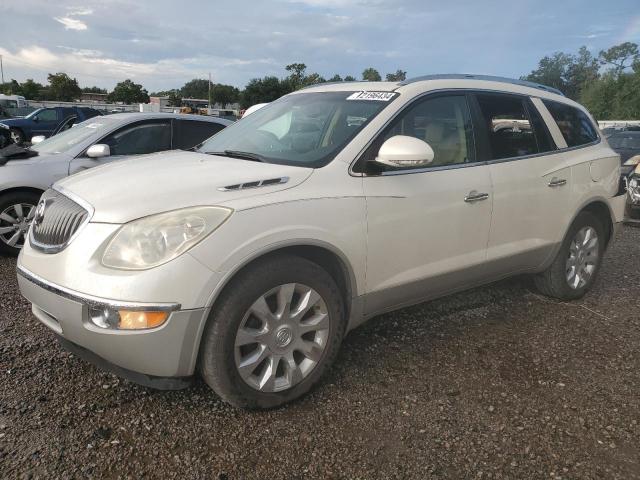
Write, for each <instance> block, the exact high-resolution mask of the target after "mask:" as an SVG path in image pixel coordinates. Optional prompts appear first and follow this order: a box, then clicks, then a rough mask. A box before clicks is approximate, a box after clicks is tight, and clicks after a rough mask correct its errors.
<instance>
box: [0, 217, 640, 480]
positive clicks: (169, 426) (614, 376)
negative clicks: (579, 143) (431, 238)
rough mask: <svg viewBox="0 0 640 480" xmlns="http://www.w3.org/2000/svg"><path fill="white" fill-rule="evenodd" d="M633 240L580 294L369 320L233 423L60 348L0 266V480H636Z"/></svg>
mask: <svg viewBox="0 0 640 480" xmlns="http://www.w3.org/2000/svg"><path fill="white" fill-rule="evenodd" d="M639 267H640V229H632V228H629V227H626V228H625V229H623V231H622V232H620V233H619V235H618V238H617V241H616V243H615V245H614V247H613V248H612V249H611V250H610V251H609V252H608V254H607V258H606V260H605V265H604V267H603V269H602V271H601V276H600V277H599V280H598V282H597V284H596V286H595V288H594V290H593V291H592V292H591V293H590V294H588V295H587V296H586V297H585V298H584V299H583V300H581V301H578V302H574V303H557V302H555V301H552V300H549V299H547V298H544V297H541V296H540V295H538V294H537V293H535V291H534V290H533V289H532V286H531V284H530V281H529V280H527V279H525V278H522V279H515V280H513V279H512V280H509V281H505V282H501V283H498V284H495V285H492V286H490V287H486V288H480V289H476V290H473V291H470V292H466V293H462V294H459V295H455V296H451V297H447V298H445V299H441V300H438V301H434V302H430V303H426V304H423V305H419V306H416V307H412V308H407V309H404V310H401V311H398V312H394V313H391V314H387V315H383V316H380V317H377V318H375V319H373V320H372V321H370V322H369V323H367V324H365V325H364V326H363V327H361V328H359V329H357V330H356V331H354V332H351V334H350V335H349V336H348V338H347V339H346V340H345V342H344V344H343V348H342V353H341V355H340V356H339V357H338V360H337V364H336V366H335V368H334V369H333V370H332V371H331V372H330V373H329V375H328V376H327V377H326V379H325V380H324V382H322V383H321V384H320V385H319V387H318V388H316V389H315V390H314V391H313V392H312V393H311V394H310V395H308V396H307V397H305V398H304V399H302V400H301V401H298V402H296V403H294V404H293V405H290V406H288V407H285V408H281V409H279V410H275V411H269V412H245V411H239V410H236V409H234V408H232V407H229V406H227V405H225V404H223V403H222V402H221V401H220V400H218V399H217V398H216V397H215V395H213V394H212V393H211V392H210V391H208V390H207V388H206V387H205V386H204V385H203V384H201V383H199V384H197V385H196V386H195V387H193V388H191V389H189V390H184V391H180V392H158V391H153V390H150V389H145V388H143V387H139V386H136V385H134V384H131V383H128V382H126V381H123V380H119V379H118V378H116V377H114V376H112V375H110V374H106V373H103V372H101V371H99V370H98V369H96V368H94V367H92V366H91V365H88V364H86V363H84V362H83V361H81V360H79V359H77V358H75V357H73V356H72V355H70V354H69V353H66V352H65V351H64V350H62V349H61V348H60V347H59V346H58V344H57V343H56V342H55V341H54V339H53V335H52V334H51V333H50V332H49V331H48V330H47V329H46V328H45V327H44V326H43V325H41V324H39V323H38V322H37V321H36V320H35V318H34V317H33V316H32V315H31V313H30V310H29V306H28V305H27V303H26V302H25V301H24V300H23V299H22V298H21V297H20V295H19V294H18V293H17V290H16V281H15V273H14V268H15V261H14V260H13V259H6V258H0V278H2V284H1V285H0V477H2V478H82V477H91V478H141V477H144V478H156V477H160V478H213V479H236V478H247V479H249V478H261V479H272V478H273V479H278V478H283V479H296V478H305V479H306V478H520V479H522V478H527V479H531V478H545V479H549V478H581V479H589V478H621V479H623V478H624V479H629V478H640V425H638V422H639V421H640V354H639V352H638V348H639V347H640V308H639V307H640V300H639V299H640V273H639Z"/></svg>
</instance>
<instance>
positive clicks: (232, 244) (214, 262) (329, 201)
mask: <svg viewBox="0 0 640 480" xmlns="http://www.w3.org/2000/svg"><path fill="white" fill-rule="evenodd" d="M283 220H285V221H283ZM291 246H318V247H321V248H324V249H326V250H328V251H330V252H332V253H334V254H335V255H337V256H338V257H339V258H340V259H341V260H342V262H343V263H344V264H345V266H346V267H347V269H348V270H349V271H350V272H349V273H350V276H351V281H352V287H353V289H352V290H353V291H352V295H353V296H358V295H362V294H363V293H364V291H365V281H364V279H365V262H366V224H365V200H364V198H363V197H350V198H322V199H314V200H295V201H290V202H286V203H279V204H274V205H265V206H261V207H256V208H251V209H247V210H243V211H238V212H234V213H233V214H232V216H231V217H230V218H229V220H227V222H226V223H225V224H224V225H222V227H220V228H219V229H218V230H216V231H215V232H214V233H213V234H212V235H210V236H209V237H208V238H207V239H206V240H205V241H203V242H202V243H200V244H199V245H197V246H196V247H194V248H193V249H192V250H190V251H189V254H190V255H192V256H193V257H195V258H196V259H197V260H198V261H199V262H201V263H203V264H204V265H206V266H207V267H208V268H209V269H211V270H213V271H214V272H217V273H220V274H222V275H223V281H222V282H220V284H219V285H218V287H217V288H216V289H215V291H214V292H212V293H211V296H210V299H209V302H208V303H207V306H210V305H211V304H213V302H214V301H215V298H216V297H217V295H218V293H219V292H220V290H221V289H222V288H223V286H224V285H225V284H226V283H227V282H228V280H230V279H231V278H232V277H233V276H234V275H235V273H236V272H238V271H239V270H240V269H241V268H242V267H243V266H245V265H247V264H248V263H249V262H251V261H253V260H255V259H257V258H259V257H261V256H263V255H266V254H268V253H270V252H273V251H274V250H278V249H280V248H285V247H291Z"/></svg>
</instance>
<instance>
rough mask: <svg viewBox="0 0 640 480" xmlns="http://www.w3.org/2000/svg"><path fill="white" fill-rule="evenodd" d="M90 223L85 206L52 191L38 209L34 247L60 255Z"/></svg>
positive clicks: (48, 192) (33, 227)
mask: <svg viewBox="0 0 640 480" xmlns="http://www.w3.org/2000/svg"><path fill="white" fill-rule="evenodd" d="M88 220H89V212H88V211H87V210H86V209H85V208H84V207H82V206H81V205H79V204H77V203H76V202H74V201H73V200H71V199H70V198H69V197H66V196H65V195H63V194H61V193H60V192H58V191H56V190H52V189H49V190H47V191H46V192H44V194H43V195H42V197H41V198H40V202H39V203H38V206H37V207H36V213H35V216H34V218H33V222H32V223H31V238H30V240H31V246H32V247H34V248H35V249H37V250H40V251H43V252H45V253H56V252H59V251H61V250H63V249H64V248H65V247H66V246H67V245H68V244H69V242H70V241H71V240H72V239H73V236H74V235H75V234H76V232H77V231H78V229H79V228H80V227H81V226H82V225H84V224H85V223H86V222H87V221H88Z"/></svg>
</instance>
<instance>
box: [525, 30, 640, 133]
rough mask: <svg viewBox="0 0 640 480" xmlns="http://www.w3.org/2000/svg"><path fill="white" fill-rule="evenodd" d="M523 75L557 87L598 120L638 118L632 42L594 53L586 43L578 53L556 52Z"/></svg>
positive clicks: (639, 73)
mask: <svg viewBox="0 0 640 480" xmlns="http://www.w3.org/2000/svg"><path fill="white" fill-rule="evenodd" d="M522 79H523V80H529V81H532V82H537V83H542V84H544V85H548V86H550V87H555V88H557V89H558V90H560V91H561V92H563V93H564V94H565V95H566V96H567V97H569V98H571V99H573V100H576V101H577V102H579V103H581V104H583V105H584V106H585V107H587V109H588V110H589V111H590V112H591V113H592V114H593V116H594V117H595V118H596V119H598V120H638V119H640V53H639V52H638V45H637V44H635V43H632V42H624V43H621V44H619V45H614V46H613V47H611V48H609V49H607V50H602V51H601V52H600V53H599V54H598V56H597V57H596V56H594V55H592V54H591V52H589V50H588V49H587V47H581V48H580V50H578V53H577V54H570V53H565V52H556V53H554V54H553V55H551V56H546V57H544V58H543V59H541V60H540V62H539V63H538V68H536V69H535V70H533V71H532V72H531V73H529V75H526V76H524V77H522Z"/></svg>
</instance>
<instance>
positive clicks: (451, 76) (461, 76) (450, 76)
mask: <svg viewBox="0 0 640 480" xmlns="http://www.w3.org/2000/svg"><path fill="white" fill-rule="evenodd" d="M425 80H485V81H489V82H501V83H510V84H512V85H522V86H523V87H530V88H537V89H539V90H544V91H546V92H551V93H555V94H557V95H562V96H563V97H564V93H562V92H561V91H560V90H558V89H557V88H553V87H548V86H546V85H542V84H540V83H535V82H528V81H526V80H516V79H515V78H506V77H494V76H491V75H474V74H466V73H443V74H438V75H423V76H421V77H415V78H410V79H408V80H405V81H403V82H401V83H400V85H409V84H411V83H415V82H422V81H425Z"/></svg>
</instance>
